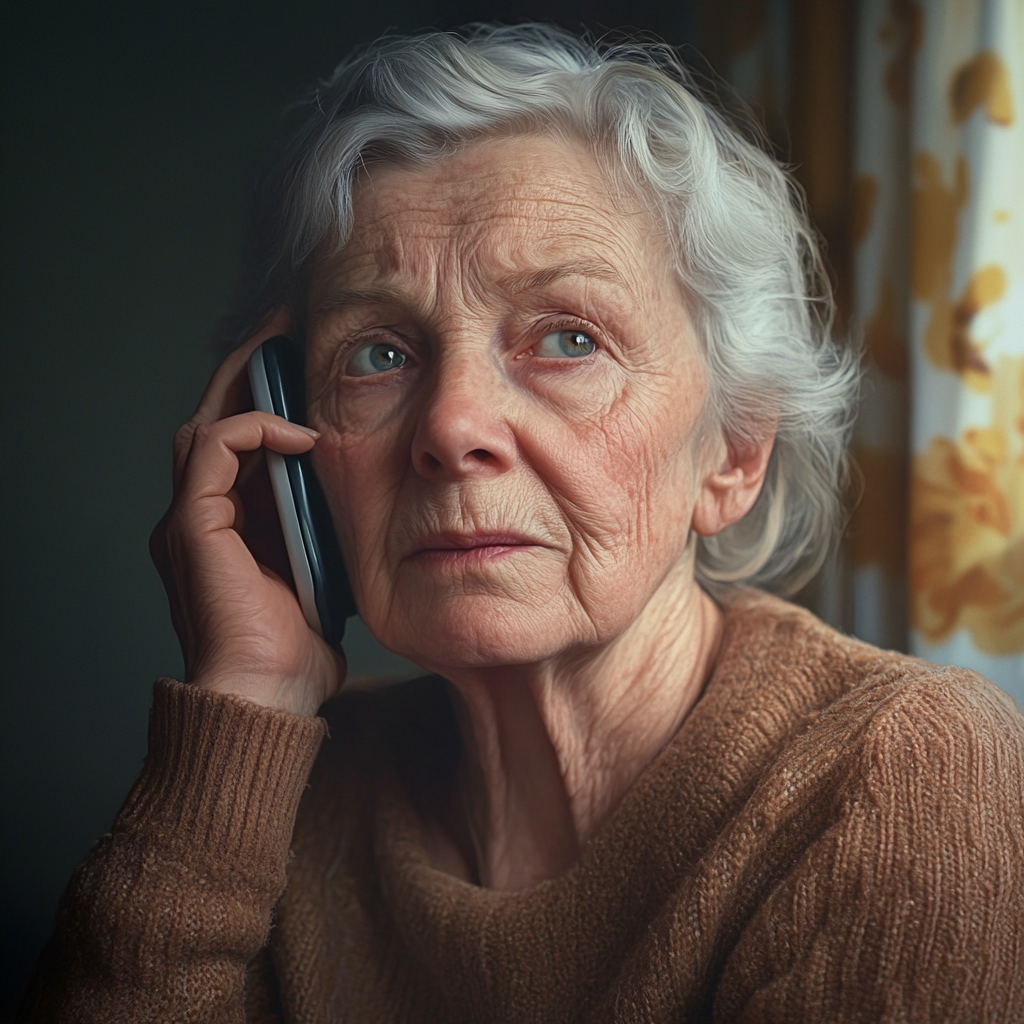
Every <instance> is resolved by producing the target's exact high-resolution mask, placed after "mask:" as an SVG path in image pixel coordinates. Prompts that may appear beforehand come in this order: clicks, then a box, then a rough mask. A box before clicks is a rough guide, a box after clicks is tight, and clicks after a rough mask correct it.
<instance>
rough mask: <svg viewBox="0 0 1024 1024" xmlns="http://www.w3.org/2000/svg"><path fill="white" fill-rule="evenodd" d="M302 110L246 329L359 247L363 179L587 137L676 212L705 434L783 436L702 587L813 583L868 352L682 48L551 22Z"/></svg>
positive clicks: (394, 41)
mask: <svg viewBox="0 0 1024 1024" xmlns="http://www.w3.org/2000/svg"><path fill="white" fill-rule="evenodd" d="M297 110H298V112H299V115H300V118H301V121H300V125H299V127H298V130H297V131H296V132H295V134H294V135H293V136H292V139H291V142H290V144H289V145H288V146H287V147H286V148H285V151H284V154H283V157H282V158H281V160H280V161H279V163H278V165H277V167H276V169H275V170H274V171H273V172H272V173H271V174H270V175H269V176H268V177H267V179H266V181H265V183H264V188H263V191H262V193H260V194H259V195H258V197H257V202H258V206H257V211H258V213H257V217H256V229H255V233H254V235H253V238H254V239H256V240H257V241H256V242H255V248H254V249H253V251H252V252H251V254H250V260H249V274H250V282H251V284H250V288H249V291H250V294H251V295H252V298H251V300H250V301H248V302H246V303H245V304H244V305H245V309H244V310H242V311H241V315H242V320H243V324H242V326H246V327H251V325H252V323H253V322H254V321H255V320H256V319H258V317H259V316H260V315H261V314H262V313H263V312H264V311H266V310H267V309H268V308H270V307H271V306H273V305H275V304H278V303H280V302H282V301H289V299H294V298H296V297H297V291H298V290H299V289H301V288H302V283H303V272H304V268H305V267H307V266H308V264H309V261H310V258H311V257H312V256H313V254H314V252H316V251H317V250H318V249H320V248H322V247H323V246H324V245H325V244H331V242H332V240H333V244H337V245H342V244H344V242H345V240H346V239H347V238H348V236H349V232H350V230H351V226H352V193H353V187H354V185H355V183H356V179H357V177H358V174H359V172H360V170H361V169H362V168H363V167H365V166H367V165H369V164H372V163H374V162H378V161H388V162H392V161H394V162H402V163H427V162H430V161H432V160H436V159H438V158H439V157H441V156H444V155H447V154H450V153H452V152H455V151H456V150H458V149H460V148H461V147H464V146H465V145H467V144H469V143H471V142H472V141H474V140H477V139H480V138H483V137H487V136H494V135H507V134H521V133H527V132H529V133H533V132H537V131H547V132H556V133H558V132H561V133H568V134H571V135H572V136H574V137H576V138H579V139H582V140H584V141H586V142H588V143H589V144H590V145H592V146H593V148H594V151H595V153H596V154H597V155H598V156H599V158H601V159H602V161H603V163H604V164H605V166H606V169H608V170H609V171H610V172H611V173H613V174H617V175H619V176H620V177H621V178H622V179H623V180H625V181H626V182H627V183H629V184H631V185H632V186H633V187H634V188H635V189H636V190H637V192H638V194H640V195H642V196H643V197H645V198H646V199H647V200H648V201H653V203H654V204H655V205H656V208H657V209H658V211H660V214H661V216H663V217H664V222H665V224H666V227H667V229H668V237H669V239H670V241H671V243H672V245H673V248H674V250H675V254H676V269H677V272H678V275H679V278H680V281H681V282H682V284H683V287H684V290H685V292H686V294H687V295H688V296H689V298H690V306H691V308H690V313H691V316H692V317H693V319H694V323H695V326H696V329H697V334H698V336H699V337H700V339H701V342H702V345H703V350H704V359H705V365H706V368H707V371H708V379H709V397H708V404H707V409H706V416H705V421H704V422H705V424H706V425H708V426H710V427H711V428H713V429H717V430H720V431H721V432H722V434H723V436H724V437H725V439H726V441H727V442H728V443H729V444H730V445H732V446H734V447H737V448H742V447H744V445H745V444H748V443H749V442H750V441H752V440H756V439H759V438H761V439H763V438H764V437H765V435H766V432H767V431H770V430H772V429H774V430H775V431H776V435H775V443H774V447H773V449H772V454H771V458H770V461H769V465H768V472H767V476H766V479H765V483H764V487H763V489H762V492H761V494H760V495H759V497H758V499H757V502H756V503H755V505H754V507H753V508H752V509H751V511H750V512H749V513H748V514H747V515H746V516H745V517H744V518H743V519H742V520H740V521H739V522H738V523H735V524H734V525H732V526H730V527H728V528H727V529H725V530H723V531H722V532H721V533H719V534H718V535H717V536H715V537H702V538H698V540H697V551H696V572H697V574H698V578H699V579H700V580H701V582H702V583H703V584H704V585H705V586H708V587H710V588H712V589H719V590H720V589H722V588H724V587H728V586H731V585H736V584H745V585H756V586H764V587H768V588H771V589H775V590H779V591H783V592H792V591H793V590H795V589H797V588H798V587H799V586H800V585H802V584H803V583H804V582H806V581H807V580H808V579H809V578H811V577H812V576H813V575H814V574H815V573H816V572H817V570H818V569H819V568H820V566H821V564H822V562H823V561H824V559H825V558H826V556H827V554H828V551H829V548H830V546H831V544H832V543H833V542H834V540H835V538H836V536H837V534H838V531H839V527H840V521H841V517H842V516H841V509H842V504H841V500H840V493H841V491H842V489H843V488H844V486H845V483H846V473H847V456H846V448H847V443H848V439H849V433H850V429H851V425H852V420H853V414H854V409H855V405H856V399H857V391H858V383H859V358H858V355H859V354H858V352H857V351H856V349H855V348H854V347H852V346H849V345H846V346H841V345H837V344H835V343H834V342H833V341H832V339H831V325H832V315H833V305H832V299H831V289H830V287H829V282H828V277H827V275H826V274H825V272H824V270H823V265H822V260H821V256H820V254H819V251H818V244H817V239H816V236H815V233H814V230H813V229H812V227H811V226H810V224H809V222H808V218H807V215H806V211H805V207H804V201H803V196H802V193H801V191H800V189H799V187H798V186H797V185H796V184H795V183H794V182H793V181H792V179H791V178H790V177H789V176H788V175H787V173H786V172H785V171H784V170H783V169H782V168H781V167H780V166H779V164H778V162H777V161H776V160H775V159H774V158H773V157H771V156H769V155H768V154H767V153H766V152H764V151H763V150H762V149H761V148H759V147H758V146H757V145H755V144H753V143H752V142H750V141H748V140H747V139H745V138H744V137H743V135H741V134H740V132H739V131H737V130H736V129H735V128H734V127H732V126H731V125H730V124H729V123H727V121H726V120H725V118H724V117H723V116H722V115H720V114H719V113H718V112H717V111H716V110H715V109H713V108H712V106H710V105H709V103H708V102H707V101H706V100H704V99H702V98H701V96H700V94H699V92H698V90H697V88H696V87H695V85H694V83H693V82H692V79H691V77H690V75H689V74H688V73H687V71H686V70H685V68H684V67H683V66H682V64H681V63H680V61H679V60H678V58H677V57H676V55H675V53H674V51H672V50H671V49H670V48H669V47H668V46H666V45H664V44H659V43H648V42H629V43H626V44H618V45H609V44H602V43H601V42H595V41H592V40H589V39H585V38H584V39H581V38H578V37H576V36H574V35H572V34H570V33H568V32H565V31H563V30H561V29H558V28H554V27H551V26H546V25H538V24H528V25H519V26H515V27H503V26H481V25H477V26H472V27H470V28H469V29H466V30H464V31H462V32H460V33H442V32H431V33H427V34H423V35H417V36H412V37H407V38H401V37H391V38H384V39H381V40H378V41H377V42H375V43H373V44H371V45H369V46H367V47H365V48H363V49H361V50H358V51H357V52H355V53H353V54H352V55H351V56H349V57H348V58H347V59H346V60H345V61H343V62H342V63H341V64H340V65H339V66H338V68H337V69H336V71H335V72H334V74H333V75H332V76H331V78H330V79H329V80H327V81H326V82H324V83H322V84H321V86H320V87H319V88H318V89H317V90H316V92H315V93H314V94H313V95H312V96H311V97H310V98H309V99H308V100H307V101H306V102H305V103H303V104H301V105H300V106H299V107H298V108H297ZM261 206H262V211H263V212H262V213H260V212H259V210H260V207H261ZM245 321H247V322H245Z"/></svg>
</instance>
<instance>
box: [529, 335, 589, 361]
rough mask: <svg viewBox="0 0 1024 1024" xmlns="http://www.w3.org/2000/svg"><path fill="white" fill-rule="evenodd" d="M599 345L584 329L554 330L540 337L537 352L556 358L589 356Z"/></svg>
mask: <svg viewBox="0 0 1024 1024" xmlns="http://www.w3.org/2000/svg"><path fill="white" fill-rule="evenodd" d="M595 348H597V345H596V344H594V339H593V338H591V337H590V335H589V334H584V333H583V331H552V332H551V333H550V334H545V335H544V337H543V338H541V339H540V344H539V345H538V346H537V349H536V352H535V354H536V355H538V356H546V357H548V358H554V359H579V358H581V357H582V356H589V355H590V353H591V352H593V351H594V349H595Z"/></svg>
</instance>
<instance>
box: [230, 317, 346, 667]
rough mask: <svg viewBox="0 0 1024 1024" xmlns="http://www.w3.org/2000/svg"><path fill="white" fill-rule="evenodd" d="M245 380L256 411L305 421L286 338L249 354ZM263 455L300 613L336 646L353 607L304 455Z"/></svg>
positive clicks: (297, 360) (300, 380) (299, 372)
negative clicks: (249, 387)
mask: <svg viewBox="0 0 1024 1024" xmlns="http://www.w3.org/2000/svg"><path fill="white" fill-rule="evenodd" d="M249 383H250V384H251V385H252V396H253V401H254V402H255V404H256V408H257V409H258V410H259V411H260V412H270V413H275V414H276V415H278V416H283V417H284V418H285V419H286V420H290V421H291V422H292V423H299V424H304V423H305V420H306V386H305V372H304V359H303V354H302V349H301V348H300V347H299V346H298V345H297V344H296V343H295V342H294V341H292V340H291V339H290V338H285V337H277V338H271V339H270V340H269V341H265V342H264V343H263V344H262V345H260V347H259V348H258V349H256V351H255V352H254V353H253V354H252V356H250V358H249ZM266 455H267V467H268V468H269V470H270V482H271V484H272V485H273V488H274V498H275V500H276V502H277V514H278V516H280V519H281V529H282V531H283V533H284V543H285V547H286V548H287V549H288V561H289V562H290V563H291V567H292V576H293V577H294V578H295V590H296V593H297V595H298V598H299V604H300V606H301V607H302V613H303V615H304V616H305V618H306V622H307V623H309V626H310V628H311V629H314V630H316V632H317V633H319V634H320V636H322V637H323V638H324V640H326V641H327V642H328V643H329V644H330V645H331V646H332V647H340V646H341V640H342V637H343V636H344V635H345V619H347V618H348V617H349V616H350V615H355V614H356V605H355V600H354V598H353V597H352V587H351V585H350V584H349V580H348V574H347V573H346V571H345V563H344V561H343V560H342V557H341V551H340V549H339V548H338V539H337V536H336V535H335V533H334V524H333V523H332V522H331V514H330V511H329V509H328V508H327V501H326V500H325V498H324V495H323V491H322V490H321V489H320V483H319V481H318V480H317V479H316V474H315V473H314V472H313V466H312V463H311V462H310V458H309V453H308V452H307V453H304V454H302V455H281V454H279V453H278V452H272V451H270V450H269V449H267V452H266Z"/></svg>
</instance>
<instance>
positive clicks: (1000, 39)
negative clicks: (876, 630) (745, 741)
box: [910, 0, 1024, 707]
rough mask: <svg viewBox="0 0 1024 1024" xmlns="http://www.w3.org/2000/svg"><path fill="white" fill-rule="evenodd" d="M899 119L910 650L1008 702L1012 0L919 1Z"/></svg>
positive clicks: (1020, 659)
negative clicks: (905, 149) (905, 105)
mask: <svg viewBox="0 0 1024 1024" xmlns="http://www.w3.org/2000/svg"><path fill="white" fill-rule="evenodd" d="M923 13H924V17H923V23H922V25H921V33H920V51H919V53H918V55H917V59H916V61H915V68H914V83H913V95H914V100H913V113H912V123H911V147H912V152H911V217H910V221H911V304H910V326H911V350H910V351H911V388H912V393H911V397H912V401H911V409H912V417H911V441H912V452H913V462H912V471H911V490H910V494H911V506H910V588H911V623H912V632H911V647H912V650H913V651H914V653H916V654H920V655H921V656H922V657H925V658H927V659H929V660H930V661H936V662H942V663H945V662H950V663H955V664H960V665H967V666H970V667H972V668H976V669H978V671H980V672H982V673H984V674H985V675H987V676H988V677H989V678H990V679H991V680H992V681H993V682H995V683H997V684H998V685H1000V686H1002V687H1003V688H1004V689H1006V690H1007V691H1009V692H1010V693H1011V694H1013V696H1014V697H1015V698H1016V699H1017V701H1018V703H1019V704H1020V705H1021V706H1022V707H1024V125H1022V123H1021V117H1022V116H1024V3H1022V2H1021V0H973V2H965V0H945V2H931V3H927V4H925V5H924V7H923Z"/></svg>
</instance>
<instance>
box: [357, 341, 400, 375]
mask: <svg viewBox="0 0 1024 1024" xmlns="http://www.w3.org/2000/svg"><path fill="white" fill-rule="evenodd" d="M404 363H405V353H404V352H401V351H400V350H399V349H397V348H395V346H394V345H384V344H378V345H366V346H365V347H364V348H361V349H359V351H357V352H355V353H354V354H353V355H352V356H350V357H349V360H348V362H347V363H346V364H345V376H346V377H368V376H369V375H370V374H372V373H383V372H384V371H385V370H397V369H398V368H399V367H400V366H402V365H403V364H404Z"/></svg>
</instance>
